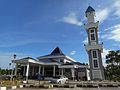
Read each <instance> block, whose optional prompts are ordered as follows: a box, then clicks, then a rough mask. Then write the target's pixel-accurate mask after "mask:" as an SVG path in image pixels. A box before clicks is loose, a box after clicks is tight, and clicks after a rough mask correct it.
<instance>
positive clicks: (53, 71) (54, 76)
mask: <svg viewBox="0 0 120 90" xmlns="http://www.w3.org/2000/svg"><path fill="white" fill-rule="evenodd" d="M53 77H55V65H54V66H53Z"/></svg>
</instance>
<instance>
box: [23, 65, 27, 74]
mask: <svg viewBox="0 0 120 90" xmlns="http://www.w3.org/2000/svg"><path fill="white" fill-rule="evenodd" d="M23 68H24V69H23V76H25V68H26V66H23Z"/></svg>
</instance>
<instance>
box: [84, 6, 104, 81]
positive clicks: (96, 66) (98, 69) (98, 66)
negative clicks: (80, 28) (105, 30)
mask: <svg viewBox="0 0 120 90" xmlns="http://www.w3.org/2000/svg"><path fill="white" fill-rule="evenodd" d="M85 15H86V17H87V21H88V23H87V24H85V29H86V31H87V35H88V44H87V45H85V48H86V51H87V52H88V56H89V64H90V77H91V80H104V69H103V64H102V57H101V53H102V52H103V44H99V41H98V23H99V22H95V10H94V9H93V8H92V7H91V6H89V7H88V8H87V10H86V12H85Z"/></svg>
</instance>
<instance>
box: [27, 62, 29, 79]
mask: <svg viewBox="0 0 120 90" xmlns="http://www.w3.org/2000/svg"><path fill="white" fill-rule="evenodd" d="M28 76H29V63H28V64H27V70H26V81H27V80H28Z"/></svg>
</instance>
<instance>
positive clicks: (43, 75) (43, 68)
mask: <svg viewBox="0 0 120 90" xmlns="http://www.w3.org/2000/svg"><path fill="white" fill-rule="evenodd" d="M42 76H44V66H43V69H42Z"/></svg>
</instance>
